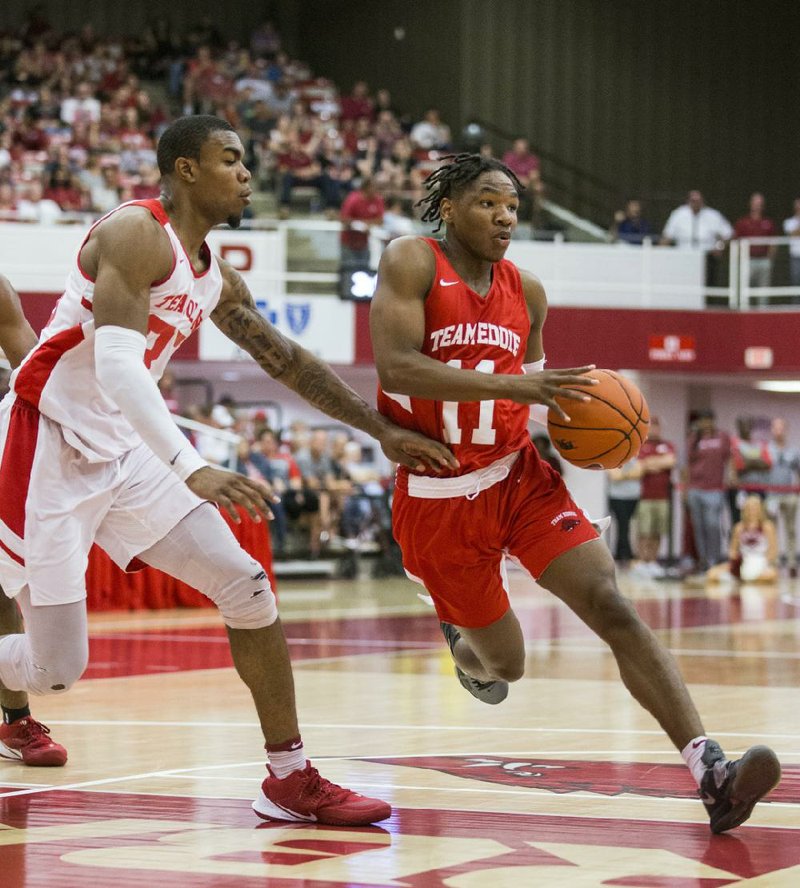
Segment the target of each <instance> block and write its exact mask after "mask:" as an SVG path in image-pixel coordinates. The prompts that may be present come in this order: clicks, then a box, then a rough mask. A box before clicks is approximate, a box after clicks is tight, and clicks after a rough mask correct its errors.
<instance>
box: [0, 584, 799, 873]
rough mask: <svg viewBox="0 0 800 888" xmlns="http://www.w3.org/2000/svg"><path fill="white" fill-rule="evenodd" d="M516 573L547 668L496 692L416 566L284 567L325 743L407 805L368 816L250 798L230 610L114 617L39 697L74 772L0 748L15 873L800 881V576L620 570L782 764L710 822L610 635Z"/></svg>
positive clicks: (339, 767) (725, 730)
mask: <svg viewBox="0 0 800 888" xmlns="http://www.w3.org/2000/svg"><path fill="white" fill-rule="evenodd" d="M511 583H512V597H513V601H514V604H515V607H516V609H517V611H518V613H519V615H520V617H521V619H522V622H523V626H524V629H525V633H526V637H527V639H528V645H529V655H528V677H526V678H525V679H524V680H522V681H521V682H519V683H517V684H516V685H514V686H512V689H511V694H510V696H509V698H508V700H507V701H506V702H505V703H503V704H502V705H500V706H497V707H490V706H485V705H483V704H481V703H479V702H478V701H476V700H474V699H473V698H472V697H470V696H469V695H468V694H467V693H466V692H465V691H464V690H463V689H462V688H461V687H460V685H459V684H458V682H457V681H456V679H455V677H454V675H453V671H452V664H451V660H450V657H449V653H448V651H447V649H446V647H445V645H444V642H443V639H442V637H441V635H440V632H439V629H438V624H437V622H436V619H435V617H434V615H433V611H432V610H430V608H429V607H427V606H426V605H425V604H424V603H422V602H421V601H420V600H419V599H418V597H417V595H416V591H417V587H415V586H413V585H412V584H411V583H409V582H407V581H405V580H400V579H396V580H384V581H375V580H368V579H365V580H359V581H355V582H343V581H338V582H329V581H325V582H302V581H293V582H291V583H289V582H284V583H282V585H281V608H282V613H283V619H284V622H285V625H286V631H287V635H288V637H289V639H290V646H291V651H292V656H293V658H294V662H295V675H296V682H297V692H298V698H299V706H300V714H301V723H302V726H303V736H304V739H305V743H306V748H307V749H308V750H309V752H310V754H311V755H312V757H313V760H314V761H315V763H316V764H317V765H318V766H319V768H320V770H321V771H322V772H323V773H324V774H325V775H326V776H328V777H329V778H331V779H333V780H335V781H337V782H341V783H344V784H347V785H350V786H351V787H353V788H354V789H357V790H360V791H362V792H365V793H371V794H374V795H377V796H380V797H382V798H385V799H386V800H388V801H390V802H391V804H392V805H393V809H394V814H393V816H392V818H391V819H390V820H389V821H386V822H385V823H383V824H380V825H379V826H375V827H369V828H361V829H336V828H330V827H317V826H313V825H306V824H297V825H293V824H266V823H262V822H261V821H259V820H258V819H257V818H256V817H255V815H254V814H253V813H252V811H251V809H250V802H251V800H252V798H253V796H254V794H255V792H256V791H257V788H258V785H259V782H260V780H261V779H262V776H263V773H264V765H263V762H264V759H263V751H262V748H261V739H260V734H259V730H258V728H257V725H256V721H255V717H254V713H253V710H252V708H251V705H250V701H249V699H248V695H247V692H246V690H245V689H244V687H243V686H242V685H241V684H240V682H239V681H238V679H237V678H236V676H235V673H234V671H233V669H232V667H231V666H230V659H229V655H228V652H227V644H226V642H225V637H224V633H223V631H222V629H221V627H220V624H219V621H218V619H217V617H216V613H215V612H214V611H208V612H202V611H185V612H155V613H152V612H151V613H130V614H128V613H115V614H102V615H95V616H93V618H92V621H91V633H92V642H91V643H92V650H91V658H92V661H91V665H90V667H89V670H88V672H87V674H86V676H85V677H84V679H83V680H82V681H81V682H80V683H79V684H78V685H77V686H76V687H75V688H73V690H72V691H71V692H70V693H68V694H67V695H65V696H62V697H57V698H48V699H39V700H36V701H34V703H35V712H34V714H35V715H36V716H38V717H39V718H40V719H41V720H42V721H44V722H46V723H47V724H49V725H50V727H51V728H52V730H53V734H54V736H55V737H57V739H58V740H59V741H62V742H63V743H64V744H65V745H66V746H67V747H68V749H69V753H70V760H69V762H68V764H67V766H66V767H65V768H62V769H34V768H25V767H23V766H21V765H19V764H16V763H10V762H5V761H1V762H0V885H1V886H3V888H23V886H26V888H28V886H47V888H61V886H68V888H77V886H82V888H83V886H103V888H109V886H114V888H141V886H142V885H146V884H148V883H149V884H163V885H169V886H197V888H232V886H236V888H240V886H241V888H254V886H257V885H258V886H263V885H269V886H270V888H299V886H307V888H322V886H352V888H356V886H357V888H367V886H370V888H372V886H411V888H429V886H430V888H434V886H452V888H510V886H513V888H521V886H522V888H525V886H546V888H549V886H581V888H587V886H598V885H604V886H605V885H608V886H641V888H718V886H727V885H736V886H749V888H755V886H758V888H796V886H800V710H799V709H798V705H797V704H798V690H797V688H798V685H800V644H798V640H799V639H800V587H794V586H792V585H789V583H788V581H787V582H784V583H783V584H782V585H781V586H780V587H779V588H777V589H773V590H764V589H759V588H756V587H751V586H744V587H741V588H740V589H734V590H718V591H716V592H715V593H714V594H707V593H706V592H705V590H703V589H697V588H693V589H687V588H685V587H682V586H680V585H679V584H677V583H674V582H672V583H670V582H667V583H663V582H661V583H655V582H643V581H634V580H630V579H627V578H623V579H622V583H623V587H624V588H625V589H626V591H627V592H628V594H630V595H631V596H632V597H633V598H634V599H635V601H636V604H637V607H638V608H639V609H640V611H641V613H642V614H643V615H644V616H645V617H646V619H647V620H648V622H649V623H650V625H651V626H653V627H654V628H655V629H656V630H657V632H658V634H659V636H660V637H661V638H662V639H663V641H664V643H665V644H666V645H667V646H668V647H669V648H670V649H671V650H673V652H674V653H675V655H676V656H677V658H678V660H679V662H680V665H681V667H682V669H683V671H684V674H685V675H686V677H687V680H688V681H689V683H690V686H691V688H692V690H693V693H694V696H695V699H696V701H697V703H698V706H699V708H700V710H701V712H702V714H703V716H704V719H705V722H706V727H707V729H708V732H709V734H710V735H711V736H713V737H715V738H716V739H718V740H719V741H720V742H721V743H722V744H723V746H724V748H725V749H726V751H727V752H728V753H729V754H736V753H740V752H742V751H743V750H744V749H746V748H747V747H748V746H750V745H751V744H753V743H757V742H767V743H769V744H770V745H772V746H773V747H774V748H775V749H776V751H777V752H778V754H779V756H780V757H781V759H782V762H783V764H784V778H783V782H782V784H781V785H780V787H779V788H778V789H777V790H776V791H775V792H774V793H773V794H772V796H771V797H770V798H769V800H768V801H766V802H765V803H762V804H761V805H760V806H759V807H758V808H757V810H756V812H755V814H754V816H753V817H752V819H751V820H750V821H749V823H748V824H747V825H745V826H744V827H742V828H740V829H739V830H737V831H735V832H734V833H732V834H729V835H723V836H712V834H711V833H710V831H709V829H708V821H707V817H706V814H705V810H704V808H703V806H702V804H701V803H700V801H699V800H698V799H697V797H696V791H695V788H694V785H693V782H692V780H691V778H690V777H689V775H688V772H687V771H686V770H685V768H684V766H683V763H682V761H681V759H680V757H679V755H678V754H677V752H676V751H674V750H673V749H672V747H671V746H670V744H669V742H668V740H667V739H666V737H664V736H663V735H662V734H661V732H660V730H659V729H658V727H657V725H656V724H655V722H654V721H653V720H652V719H651V718H650V716H648V715H647V714H646V713H645V712H643V711H642V710H640V709H639V707H638V706H637V705H636V704H635V703H634V702H633V701H632V700H631V699H630V698H629V697H628V695H627V692H626V691H625V689H624V688H623V686H622V684H621V682H620V681H619V679H618V676H617V672H616V668H615V664H614V661H613V659H612V657H611V656H610V654H609V653H608V652H607V651H606V650H605V648H604V647H603V645H602V644H601V643H600V642H599V641H598V640H597V639H595V638H594V636H592V635H591V633H589V632H588V631H587V630H585V629H584V628H583V627H582V625H581V624H580V623H579V622H578V621H577V620H576V619H575V618H574V617H573V616H572V615H571V614H570V613H569V612H568V611H567V610H566V609H565V608H564V607H563V606H562V605H560V604H558V603H556V602H555V601H554V600H553V599H552V598H550V597H549V596H548V595H547V594H546V593H544V592H543V591H542V590H540V589H539V588H538V587H536V586H535V584H534V583H533V582H532V581H531V580H530V579H529V578H527V575H524V574H522V573H512V574H511ZM795 596H798V597H795Z"/></svg>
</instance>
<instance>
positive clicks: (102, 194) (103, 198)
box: [89, 164, 123, 215]
mask: <svg viewBox="0 0 800 888" xmlns="http://www.w3.org/2000/svg"><path fill="white" fill-rule="evenodd" d="M100 178H101V181H100V184H99V185H95V186H94V187H92V189H91V190H90V192H89V196H90V200H91V208H92V211H93V212H95V213H98V214H100V215H103V214H104V213H108V212H109V211H110V210H113V209H114V208H115V207H118V206H119V205H120V204H121V203H122V199H123V197H122V184H121V182H120V174H119V167H118V166H115V165H112V164H106V165H105V166H104V167H102V168H101V170H100Z"/></svg>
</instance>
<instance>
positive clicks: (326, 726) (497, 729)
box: [47, 719, 800, 740]
mask: <svg viewBox="0 0 800 888" xmlns="http://www.w3.org/2000/svg"><path fill="white" fill-rule="evenodd" d="M47 724H48V725H70V726H82V725H86V726H87V727H116V726H119V727H138V726H142V727H147V728H220V729H227V728H257V727H258V723H257V722H255V721H252V722H249V721H248V722H229V721H226V722H218V721H217V722H199V721H145V720H141V721H135V720H127V721H122V720H120V721H117V720H116V719H47ZM302 727H303V730H310V729H314V730H317V729H319V730H326V731H327V730H338V729H347V730H357V731H366V730H371V731H473V732H474V731H479V732H480V733H510V734H520V733H523V734H524V733H531V734H587V735H588V734H604V735H605V734H611V735H621V736H630V735H634V734H635V735H637V736H643V737H663V736H664V732H663V731H661V730H657V729H656V730H651V729H644V728H643V729H636V728H590V727H582V728H534V727H503V726H502V725H411V724H404V725H387V724H382V725H376V724H339V723H335V722H326V723H323V724H320V723H315V722H304V723H303V726H302ZM713 733H714V737H758V738H760V739H762V740H783V739H790V740H798V739H800V734H766V733H763V732H761V731H746V732H743V731H714V732H713Z"/></svg>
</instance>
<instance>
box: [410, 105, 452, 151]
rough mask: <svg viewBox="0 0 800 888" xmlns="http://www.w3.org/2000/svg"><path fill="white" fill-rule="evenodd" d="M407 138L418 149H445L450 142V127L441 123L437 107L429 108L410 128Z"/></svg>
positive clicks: (448, 146)
mask: <svg viewBox="0 0 800 888" xmlns="http://www.w3.org/2000/svg"><path fill="white" fill-rule="evenodd" d="M409 138H410V139H411V144H412V145H413V146H414V148H416V149H418V150H420V151H431V150H437V151H446V150H448V149H449V148H450V145H451V143H452V136H451V134H450V127H449V126H448V125H447V124H446V123H442V119H441V116H440V115H439V109H438V108H429V109H428V110H427V111H426V112H425V116H424V117H423V118H422V120H420V121H419V123H415V124H414V126H413V127H412V128H411V133H410V136H409Z"/></svg>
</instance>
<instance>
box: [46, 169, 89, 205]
mask: <svg viewBox="0 0 800 888" xmlns="http://www.w3.org/2000/svg"><path fill="white" fill-rule="evenodd" d="M43 196H44V198H45V199H46V200H54V201H55V202H56V203H57V204H58V205H59V207H61V209H62V210H64V212H65V213H69V212H75V213H77V212H80V211H81V210H82V209H83V208H84V206H85V205H86V200H85V197H84V192H83V190H82V189H81V188H80V186H79V182H78V181H76V180H75V179H74V177H73V175H72V170H70V168H69V167H68V166H58V167H56V168H55V169H54V170H53V171H52V173H50V179H49V181H48V183H47V188H45V190H44V194H43Z"/></svg>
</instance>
